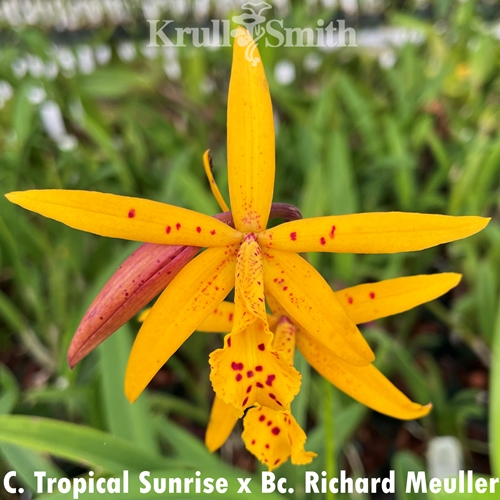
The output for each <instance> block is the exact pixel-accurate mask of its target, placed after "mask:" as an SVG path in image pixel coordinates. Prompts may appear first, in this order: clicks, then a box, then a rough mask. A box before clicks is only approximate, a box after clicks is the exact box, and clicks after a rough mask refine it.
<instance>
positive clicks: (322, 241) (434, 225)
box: [259, 212, 490, 253]
mask: <svg viewBox="0 0 500 500" xmlns="http://www.w3.org/2000/svg"><path fill="white" fill-rule="evenodd" d="M489 220H490V219H487V218H483V217H472V216H467V217H453V216H449V215H433V214H415V213H403V212H385V213H366V214H352V215H334V216H329V217H316V218H312V219H302V220H297V221H293V222H286V223H284V224H281V225H279V226H277V227H275V228H273V229H269V230H268V231H265V232H264V233H261V234H259V243H260V244H261V245H263V246H266V247H270V248H274V249H276V250H286V251H289V252H349V253H397V252H409V251H414V250H423V249H425V248H429V247H432V246H435V245H439V244H441V243H447V242H449V241H454V240H460V239H462V238H466V237H467V236H470V235H472V234H475V233H477V232H478V231H481V229H483V228H484V227H485V226H486V225H487V224H488V222H489Z"/></svg>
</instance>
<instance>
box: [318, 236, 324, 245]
mask: <svg viewBox="0 0 500 500" xmlns="http://www.w3.org/2000/svg"><path fill="white" fill-rule="evenodd" d="M319 242H320V243H321V244H322V245H326V240H325V238H323V236H322V237H321V238H320V239H319Z"/></svg>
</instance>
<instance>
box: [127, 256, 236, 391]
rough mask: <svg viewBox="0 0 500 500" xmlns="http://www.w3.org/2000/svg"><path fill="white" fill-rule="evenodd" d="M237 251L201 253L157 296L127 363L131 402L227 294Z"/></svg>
mask: <svg viewBox="0 0 500 500" xmlns="http://www.w3.org/2000/svg"><path fill="white" fill-rule="evenodd" d="M236 249H237V246H233V247H227V248H209V249H208V250H205V251H204V252H202V253H201V254H200V255H198V256H197V257H196V258H195V259H194V260H192V261H191V262H190V263H189V264H187V265H186V266H185V267H184V268H183V269H182V270H181V271H180V272H179V274H178V275H177V276H176V277H175V278H174V279H173V280H172V282H171V283H170V285H169V286H168V287H167V288H166V289H165V291H164V292H163V293H162V294H161V295H160V298H159V299H158V300H157V301H156V304H155V305H154V307H153V309H152V310H151V312H150V313H149V315H148V317H147V318H146V321H145V322H144V324H143V325H142V328H141V329H140V331H139V334H138V335H137V338H136V339H135V342H134V345H133V347H132V352H131V353H130V357H129V360H128V365H127V373H126V375H125V394H126V396H127V398H128V399H129V400H130V401H134V400H135V399H137V397H138V396H139V394H140V393H141V392H142V391H143V390H144V388H145V387H146V385H147V384H148V383H149V381H150V380H151V379H152V378H153V377H154V375H155V374H156V372H157V371H158V370H159V369H160V368H161V367H162V366H163V364H164V363H165V362H166V361H167V360H168V359H169V358H170V356H172V354H174V352H175V351H177V349H178V348H179V347H180V346H181V345H182V344H183V342H184V341H185V340H186V339H187V338H188V337H189V336H190V335H191V334H192V333H193V332H194V330H195V329H196V328H197V327H198V325H199V324H200V323H201V322H202V321H203V320H204V319H205V318H206V317H207V316H208V315H209V314H210V313H211V312H212V311H213V310H214V309H215V308H216V307H217V306H218V305H219V304H220V303H221V302H222V301H223V300H224V298H225V297H226V296H227V294H228V293H229V292H230V291H231V290H232V288H233V286H234V273H235V253H236Z"/></svg>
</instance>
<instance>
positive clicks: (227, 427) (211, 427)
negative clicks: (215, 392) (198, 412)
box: [205, 396, 239, 452]
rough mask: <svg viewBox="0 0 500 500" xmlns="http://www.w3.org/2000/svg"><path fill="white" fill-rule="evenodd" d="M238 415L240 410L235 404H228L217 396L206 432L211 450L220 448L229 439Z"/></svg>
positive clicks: (207, 442) (206, 442) (206, 439)
mask: <svg viewBox="0 0 500 500" xmlns="http://www.w3.org/2000/svg"><path fill="white" fill-rule="evenodd" d="M238 417H239V411H238V410H236V408H235V407H234V406H233V405H227V404H226V403H224V401H222V399H220V398H218V397H217V396H215V399H214V404H213V405H212V411H211V412H210V421H209V422H208V426H207V432H206V434H205V444H206V445H207V448H208V449H209V450H210V451H211V452H214V451H216V450H218V449H219V448H220V447H221V446H222V445H223V444H224V443H225V442H226V441H227V438H228V437H229V435H230V434H231V432H232V430H233V429H234V426H235V425H236V422H238Z"/></svg>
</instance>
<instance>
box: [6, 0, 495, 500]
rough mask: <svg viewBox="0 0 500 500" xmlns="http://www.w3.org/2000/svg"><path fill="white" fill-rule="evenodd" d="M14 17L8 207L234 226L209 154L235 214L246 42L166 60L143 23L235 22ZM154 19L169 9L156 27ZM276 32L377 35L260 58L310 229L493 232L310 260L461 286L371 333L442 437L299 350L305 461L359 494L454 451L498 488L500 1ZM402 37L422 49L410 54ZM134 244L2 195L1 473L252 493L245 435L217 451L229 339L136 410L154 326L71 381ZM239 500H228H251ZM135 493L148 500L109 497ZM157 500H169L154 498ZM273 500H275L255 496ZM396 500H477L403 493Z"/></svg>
mask: <svg viewBox="0 0 500 500" xmlns="http://www.w3.org/2000/svg"><path fill="white" fill-rule="evenodd" d="M7 3H8V2H0V7H1V9H0V25H1V27H0V192H1V194H4V193H6V192H9V191H13V190H24V189H32V188H38V189H43V188H66V189H86V190H97V191H103V192H113V193H118V194H124V195H133V196H140V197H145V198H150V199H154V200H159V201H164V202H168V203H172V204H177V205H182V206H185V207H188V208H191V209H194V210H199V211H202V212H205V213H208V214H215V213H217V212H218V207H217V205H216V203H215V201H214V199H213V197H212V194H211V192H210V189H209V185H208V182H207V180H206V178H205V176H204V174H203V170H202V163H201V157H202V154H203V152H204V151H205V150H206V149H208V148H210V149H211V153H212V156H213V159H214V174H215V177H216V179H217V181H218V183H219V186H220V187H221V190H222V191H223V193H225V195H226V199H227V174H226V145H225V135H226V105H227V87H228V81H229V73H230V62H231V49H230V48H219V49H216V48H195V47H192V46H189V44H188V46H187V47H182V48H168V49H164V48H161V47H160V48H153V47H147V43H148V26H147V24H146V23H145V21H144V18H145V17H146V18H147V16H150V18H151V16H153V15H154V14H155V13H156V14H158V15H160V14H161V16H162V17H158V18H159V19H174V20H175V21H176V22H177V23H178V26H204V25H207V24H206V23H207V22H208V20H209V19H216V18H221V19H229V18H230V16H232V15H236V14H239V13H241V10H240V9H239V8H236V7H234V8H230V5H229V3H227V4H226V3H225V4H224V8H223V6H222V3H220V2H219V3H215V4H213V3H210V2H200V1H193V2H170V3H168V2H163V3H162V2H143V3H142V5H141V4H140V3H139V2H136V3H132V4H131V5H132V6H131V7H130V8H129V10H126V9H125V10H124V11H121V10H120V9H118V10H116V11H112V9H111V10H109V11H106V10H105V8H104V7H102V9H101V14H102V15H101V18H99V16H97V17H96V18H95V22H94V23H92V22H90V21H89V19H90V17H89V14H88V13H87V14H85V12H87V11H85V9H83V10H82V12H83V14H80V17H78V16H76V15H74V16H66V18H65V17H64V16H62V15H61V12H58V13H54V12H52V13H51V12H48V11H47V12H45V14H44V16H45V17H44V16H42V13H41V11H36V9H35V7H33V9H30V10H28V11H25V14H23V15H24V16H28V14H31V15H32V16H34V17H33V19H32V22H27V21H26V20H25V21H23V22H19V16H18V17H17V18H16V15H15V14H16V13H15V10H13V9H12V6H11V7H10V9H11V10H9V7H8V6H7V7H6V6H5V5H6V4H7ZM49 3H50V2H48V3H47V4H46V5H47V6H48V5H49ZM76 3H78V2H76ZM159 3H162V5H163V4H165V5H167V4H169V8H170V10H168V9H167V10H166V11H161V10H157V11H155V10H154V8H156V7H155V5H156V4H159ZM10 4H12V2H10ZM87 4H88V5H89V6H90V7H89V8H93V7H96V5H98V4H100V2H93V3H92V2H88V3H87ZM104 4H105V3H104V2H103V3H102V5H103V6H104ZM109 4H110V2H107V5H109ZM118 4H123V5H125V3H123V2H122V3H120V2H118V3H117V5H118ZM228 5H229V7H228ZM207 6H208V7H207ZM153 7H154V8H153ZM203 8H204V9H205V10H203ZM47 9H48V7H47ZM148 9H149V10H148ZM176 9H177V10H176ZM224 9H225V10H224ZM37 12H38V13H39V16H38V17H36V16H35V14H36V13H37ZM89 12H90V11H89ZM95 12H97V11H95ZM95 12H94V14H95ZM56 14H57V15H56ZM266 15H267V17H268V19H269V18H272V17H276V18H283V19H284V23H285V26H288V27H307V26H313V27H315V26H316V21H317V20H318V19H323V20H325V23H326V22H328V21H330V20H335V22H336V20H337V19H339V18H341V19H345V21H346V26H351V27H354V28H355V29H356V37H357V42H358V46H357V47H345V48H341V49H339V50H333V51H332V50H322V49H320V48H316V47H302V48H300V47H279V48H269V47H265V46H264V44H263V43H262V42H261V43H260V45H259V48H260V51H261V55H262V58H263V60H264V64H265V67H266V71H267V76H268V79H269V84H270V88H271V95H272V99H273V104H274V110H275V116H276V125H277V126H276V129H277V177H276V186H275V195H274V200H275V201H279V202H287V203H292V204H294V205H297V206H298V207H300V209H301V210H302V213H303V214H304V216H318V215H327V214H344V213H352V212H365V211H389V210H403V211H413V212H429V213H442V214H452V215H482V216H489V217H493V220H492V222H491V223H490V225H489V226H488V227H487V229H486V230H484V231H483V232H482V233H481V234H479V235H476V236H474V237H471V238H468V239H467V240H465V241H460V242H456V243H452V244H449V245H445V246H441V247H438V248H434V249H430V250H426V251H423V252H419V253H408V254H399V255H392V256H377V255H374V256H353V255H323V254H322V255H319V254H317V255H310V259H311V261H312V262H313V264H314V265H315V266H316V267H317V268H318V269H319V270H320V271H321V272H322V274H323V276H325V278H326V279H327V280H328V281H329V282H330V283H331V284H332V286H333V287H334V289H339V288H341V287H343V286H346V285H354V284H358V283H363V282H367V281H375V280H381V279H387V278H392V277H397V276H406V275H414V274H421V273H434V272H445V271H453V272H460V273H462V274H463V279H462V282H461V283H460V285H459V286H458V287H457V288H456V289H454V290H452V291H451V292H450V293H449V294H447V295H446V296H445V297H443V298H442V299H440V300H437V301H434V302H432V303H430V304H427V305H426V306H422V307H419V308H417V309H415V310H412V311H410V312H408V313H404V314H401V315H398V316H395V317H392V318H389V319H387V320H384V321H378V322H376V323H373V324H370V325H365V327H364V328H363V333H364V334H365V335H366V337H367V338H368V339H369V341H370V343H371V344H372V346H373V347H374V348H375V350H376V353H377V364H378V366H379V367H380V368H381V369H382V370H383V371H384V373H386V374H387V375H388V376H390V377H391V380H393V381H394V383H396V385H397V386H398V387H400V388H401V389H402V390H403V391H404V392H405V393H406V394H408V395H409V396H410V397H411V398H412V399H413V400H416V401H417V402H420V403H427V402H428V401H431V402H432V403H433V405H434V409H433V411H432V413H431V414H430V416H428V417H427V418H425V419H423V420H420V421H418V422H400V421H397V420H394V419H391V418H388V417H384V416H382V415H380V414H376V413H374V412H372V411H370V410H368V409H367V408H365V407H362V406H361V405H359V404H358V403H356V402H353V401H352V400H351V399H350V398H348V397H347V396H345V395H343V394H341V393H339V391H337V390H336V389H334V388H332V387H331V386H330V385H328V384H327V383H325V382H324V381H323V380H322V379H321V378H320V377H319V376H317V374H316V373H314V372H313V371H311V370H310V368H308V366H307V364H306V363H305V362H304V361H303V359H302V358H300V357H299V356H298V357H297V361H296V366H297V367H298V368H299V369H300V371H301V372H302V374H303V386H302V391H301V393H300V394H299V396H298V397H297V398H296V399H295V401H294V403H293V411H294V415H295V416H296V418H297V420H298V421H299V423H300V424H301V425H302V426H303V427H304V428H305V429H306V430H307V434H308V442H307V445H306V449H308V450H312V451H315V452H317V453H318V455H319V456H318V457H317V458H316V459H315V460H314V461H313V463H312V464H311V465H310V466H307V467H306V469H307V470H316V471H322V470H327V471H328V472H329V474H334V473H335V470H336V469H346V470H348V471H349V473H350V474H352V475H353V476H354V477H358V476H359V477H385V476H386V475H387V474H388V471H389V470H390V469H395V470H396V474H397V477H398V481H403V482H404V481H405V478H406V471H408V470H428V471H429V460H428V458H427V456H426V450H427V449H428V447H429V443H431V442H435V441H433V440H434V439H435V438H436V437H443V436H453V437H455V438H456V439H457V440H458V443H459V454H460V455H462V458H463V461H464V462H463V468H466V469H471V470H474V471H475V472H476V473H478V474H485V475H493V476H495V477H498V476H500V429H499V422H500V314H499V313H498V308H497V304H498V303H499V296H500V293H499V277H500V274H499V272H498V269H499V267H500V224H499V219H498V210H499V194H500V189H499V187H500V182H499V180H500V139H499V134H498V129H499V126H500V120H499V117H500V74H499V68H500V64H499V63H500V60H499V56H500V43H499V40H498V38H499V37H500V25H499V24H498V22H499V19H500V12H499V9H498V7H496V4H495V3H494V2H475V1H468V0H465V1H462V2H454V1H451V0H450V1H448V0H439V1H435V2H417V1H415V2H385V3H384V2H377V1H370V2H361V1H360V2H340V3H338V2H331V1H329V2H326V1H324V2H320V1H316V2H314V1H309V2H305V3H303V2H290V1H280V2H276V5H275V6H274V10H268V11H267V12H266ZM9 16H10V17H9ZM86 16H87V17H86ZM120 16H122V17H120ZM127 16H128V17H127ZM35 17H36V18H35ZM56 18H57V22H55V20H56ZM61 19H62V20H61ZM401 29H404V30H405V31H404V32H401V31H400V30H401ZM391 30H393V31H391ZM394 30H396V31H394ZM398 33H399V35H398ZM401 33H405V34H406V35H405V36H400V35H401ZM395 34H396V35H395ZM405 37H406V38H409V39H410V42H409V43H397V44H394V43H393V42H394V40H395V38H396V39H397V40H399V41H400V42H401V39H404V38H405ZM391 40H392V41H391ZM397 40H396V41H397ZM136 246H137V245H136V244H133V243H128V242H124V241H119V240H110V239H106V238H100V237H97V236H94V235H89V234H84V233H80V232H78V231H74V230H72V229H70V228H68V227H65V226H63V225H61V224H58V223H56V222H53V221H50V220H47V219H43V218H42V217H39V216H36V215H34V214H31V213H28V212H26V211H23V210H22V209H20V208H19V207H16V206H14V205H11V204H9V203H8V202H7V201H6V200H5V198H4V197H3V196H1V197H0V363H1V366H0V414H1V415H0V476H1V475H2V474H3V473H5V472H6V471H8V470H16V471H17V472H18V483H19V485H21V486H23V487H24V488H26V492H25V493H24V494H23V496H22V498H26V499H27V498H30V494H29V491H33V490H34V489H35V481H34V478H33V471H34V470H47V471H48V475H52V476H53V477H59V476H60V477H63V476H67V477H74V476H78V475H83V476H86V475H87V474H88V471H89V470H94V471H95V472H96V475H101V476H108V475H114V474H121V471H122V470H123V469H124V468H125V469H129V470H131V471H140V470H145V469H148V470H152V471H153V470H154V471H156V472H157V474H158V475H159V476H162V475H169V476H179V477H182V476H192V475H193V471H195V470H200V471H202V476H210V475H211V476H213V477H219V476H224V477H228V478H233V479H234V478H235V477H237V476H242V475H243V476H246V475H251V474H255V475H258V473H259V471H260V470H262V469H261V467H260V465H259V464H257V463H256V462H255V460H254V458H253V457H252V456H251V455H250V454H249V453H248V452H247V451H246V450H245V449H244V446H243V443H242V441H241V438H240V433H241V429H240V428H238V429H237V430H236V431H235V432H234V433H233V435H232V436H231V438H230V439H229V441H228V442H227V443H226V445H224V447H223V448H222V450H221V452H220V453H217V454H215V455H210V454H209V453H208V452H207V451H206V450H205V448H204V445H203V435H204V429H205V426H206V424H207V421H208V415H209V410H210V406H211V401H212V398H213V394H212V391H211V387H210V385H209V381H208V372H209V370H208V363H207V356H208V353H209V352H210V351H211V350H213V349H215V348H217V347H219V346H220V345H221V340H220V339H219V338H216V337H214V336H207V335H204V334H195V335H193V336H192V337H191V338H190V340H189V341H188V342H187V343H186V344H185V345H184V346H183V347H182V348H181V349H180V351H179V352H178V353H177V354H176V355H175V356H174V358H172V359H171V360H170V361H169V362H168V363H167V365H166V366H165V367H164V368H163V369H162V370H161V371H160V372H159V374H158V375H157V376H156V377H155V379H154V380H153V382H152V383H151V385H150V390H149V391H147V393H146V394H144V395H143V396H141V398H140V399H139V401H138V402H137V403H136V404H134V405H132V406H131V405H129V404H128V402H127V401H126V400H125V397H124V395H123V379H124V369H125V364H126V360H127V355H128V352H129V349H130V346H131V342H132V339H133V336H134V335H135V334H136V332H137V330H138V327H139V325H138V323H137V322H135V321H133V322H130V323H129V324H128V325H126V326H125V327H123V328H122V329H121V330H120V331H119V332H118V333H117V334H116V335H114V336H113V337H111V338H110V339H108V340H107V341H106V342H105V343H104V344H103V345H101V346H100V347H99V348H98V349H97V351H96V352H94V353H93V354H92V355H90V356H89V357H88V358H86V359H85V360H84V361H83V362H81V363H80V364H79V365H78V366H77V367H76V368H75V370H74V371H70V370H69V368H68V366H67V363H66V350H67V346H68V344H69V342H70V340H71V337H72V335H73V333H74V332H75V330H76V328H77V326H78V323H79V321H80V319H81V318H82V316H83V314H84V312H85V310H86V307H88V305H89V304H90V303H91V301H92V299H93V298H94V297H95V295H96V294H97V292H98V291H99V290H100V288H101V287H102V285H103V284H104V283H105V281H106V280H107V278H109V276H110V275H111V274H112V273H113V271H114V270H115V269H116V268H117V267H118V266H119V265H120V263H121V261H123V260H124V258H125V257H126V256H128V255H129V254H130V253H131V252H132V250H133V249H134V248H136ZM25 416H29V417H32V416H37V417H45V418H46V419H47V420H40V419H32V418H29V417H28V418H27V417H25ZM65 422H67V423H65ZM103 433H104V434H103ZM103 443H104V444H103ZM431 461H432V460H431ZM303 469H304V467H302V468H295V467H293V466H291V465H290V464H286V465H285V466H283V467H281V468H279V469H277V471H276V473H277V475H282V476H284V477H287V478H288V480H289V485H294V484H295V493H294V494H293V495H289V496H290V497H292V498H300V499H302V498H307V497H309V498H321V497H322V495H309V496H307V495H305V494H304V492H303V490H302V489H301V484H303V480H302V470H303ZM255 481H258V479H256V480H255ZM233 482H234V481H233ZM135 489H137V488H135ZM231 491H232V492H231V493H227V494H226V495H225V497H226V498H233V497H236V496H238V497H239V496H240V495H236V494H235V491H236V489H234V488H233V490H231ZM0 496H2V497H3V498H11V497H12V496H11V495H8V494H7V493H6V492H5V491H0ZM63 496H64V495H62V494H56V495H53V498H59V497H63ZM106 496H107V495H101V498H104V497H106ZM122 496H123V499H126V498H128V499H132V498H135V497H134V495H133V494H129V495H113V497H114V498H115V499H117V498H120V499H121V498H122ZM147 496H155V498H157V496H156V495H153V494H150V495H137V498H144V497H147ZM198 496H199V495H196V494H193V495H189V494H186V495H183V498H191V497H193V498H194V497H198ZM260 496H265V497H267V498H271V499H272V498H277V497H278V495H277V494H276V495H261V494H259V493H256V492H254V493H253V497H255V498H260ZM280 496H283V495H280ZM284 496H287V495H284ZM484 497H485V495H481V498H484ZM82 498H87V497H86V496H85V495H83V496H82ZM330 498H331V496H330ZM337 498H342V499H343V498H351V496H349V495H338V496H337ZM352 498H357V499H369V498H373V499H376V498H394V497H391V496H389V495H387V496H377V495H373V496H371V497H370V495H363V494H361V495H358V496H352ZM396 498H397V499H398V500H423V499H426V498H429V499H441V498H462V499H464V498H476V497H475V496H470V497H469V496H467V495H455V496H454V495H432V494H429V495H426V494H406V493H404V488H400V490H399V491H398V493H397V496H396ZM492 498H496V497H494V496H493V497H492Z"/></svg>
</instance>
